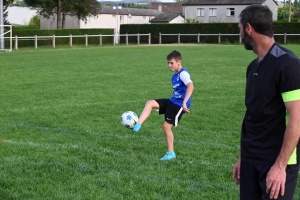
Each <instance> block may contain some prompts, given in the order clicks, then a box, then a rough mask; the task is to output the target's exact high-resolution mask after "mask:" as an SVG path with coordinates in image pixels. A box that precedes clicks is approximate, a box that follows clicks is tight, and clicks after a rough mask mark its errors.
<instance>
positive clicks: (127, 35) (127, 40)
mask: <svg viewBox="0 0 300 200" xmlns="http://www.w3.org/2000/svg"><path fill="white" fill-rule="evenodd" d="M125 37H126V45H127V46H128V33H126V36H125Z"/></svg>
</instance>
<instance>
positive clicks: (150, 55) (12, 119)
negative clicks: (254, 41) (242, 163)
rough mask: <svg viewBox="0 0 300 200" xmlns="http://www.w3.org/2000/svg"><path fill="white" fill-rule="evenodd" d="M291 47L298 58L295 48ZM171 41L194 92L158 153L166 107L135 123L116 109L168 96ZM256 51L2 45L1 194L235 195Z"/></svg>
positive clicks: (86, 197) (72, 198)
mask: <svg viewBox="0 0 300 200" xmlns="http://www.w3.org/2000/svg"><path fill="white" fill-rule="evenodd" d="M286 47H288V48H290V49H291V50H293V51H294V52H295V53H296V54H297V55H298V56H299V57H300V46H296V45H289V46H286ZM175 49H176V50H178V51H180V52H181V53H182V56H183V66H184V67H186V68H187V69H188V71H189V72H190V74H191V76H192V79H193V82H194V86H195V90H194V94H193V102H192V107H191V114H190V115H184V116H183V117H182V120H181V121H180V124H179V126H178V127H176V128H173V131H174V135H175V143H174V144H175V151H176V154H177V159H176V160H172V161H160V160H159V159H160V158H161V157H162V156H163V155H164V154H165V152H166V143H165V137H164V134H163V131H162V123H163V116H159V115H158V114H157V112H156V111H153V113H152V115H151V116H150V118H148V120H147V121H146V122H145V123H144V124H143V127H142V129H141V131H140V132H139V133H133V132H132V131H130V130H129V129H126V128H124V127H122V126H121V124H120V122H119V118H120V116H121V114H122V113H123V112H124V111H127V110H132V111H134V112H136V113H137V114H138V115H139V114H140V113H141V111H142V109H143V107H144V104H145V102H146V101H147V100H149V99H154V98H162V97H166V98H167V97H170V96H171V94H172V87H171V82H170V79H171V76H172V72H171V71H170V70H169V68H168V65H167V62H166V56H167V54H168V53H169V52H171V51H172V50H175ZM254 58H255V54H254V53H253V52H251V51H246V50H244V47H243V46H242V45H190V46H188V45H180V46H176V45H169V46H158V45H153V46H128V47H125V46H116V47H108V46H107V47H88V48H80V47H76V48H67V47H66V48H65V49H63V48H58V49H50V48H44V49H38V50H34V49H21V50H19V51H13V52H11V53H7V52H0V80H1V81H0V91H1V98H0V199H4V200H10V199H15V200H19V199H22V200H23V199H30V200H41V199H43V200H44V199H47V200H54V199H55V200H56V199H57V200H61V199H68V200H96V199H101V200H102V199H109V200H110V199H164V200H165V199H170V200H171V199H172V200H173V199H187V200H191V199H195V200H219V199H222V200H225V199H228V200H237V199H239V187H238V186H237V185H235V183H234V182H233V180H232V168H233V165H234V164H235V162H236V159H237V156H238V153H239V138H240V129H241V122H242V118H243V115H244V112H245V106H244V102H243V100H244V88H245V71H246V67H247V65H248V64H249V62H250V61H251V60H252V59H254ZM299 188H300V181H298V187H297V191H296V195H295V199H300V189H299Z"/></svg>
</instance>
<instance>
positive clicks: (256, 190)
mask: <svg viewBox="0 0 300 200" xmlns="http://www.w3.org/2000/svg"><path fill="white" fill-rule="evenodd" d="M239 29H240V36H241V37H242V41H243V43H244V47H245V49H247V50H252V51H253V52H254V53H255V54H256V55H257V58H256V59H254V60H253V61H252V62H251V63H250V64H249V66H248V68H247V74H246V79H247V82H246V97H245V104H246V108H247V110H246V113H245V117H244V120H243V124H242V130H241V150H240V156H239V158H238V161H237V162H236V164H235V166H234V169H233V179H234V181H235V182H236V183H237V184H240V199H242V200H265V199H280V200H293V197H294V193H295V189H296V185H297V178H298V172H299V162H300V143H299V137H300V60H299V58H297V57H296V56H295V55H294V53H293V52H291V51H290V50H288V49H286V48H284V47H282V46H280V45H279V44H277V43H276V42H275V40H274V37H273V20H272V12H271V11H270V9H269V8H268V7H266V6H261V5H253V6H249V7H247V8H245V9H244V10H243V11H242V12H241V14H240V22H239ZM298 189H299V188H298Z"/></svg>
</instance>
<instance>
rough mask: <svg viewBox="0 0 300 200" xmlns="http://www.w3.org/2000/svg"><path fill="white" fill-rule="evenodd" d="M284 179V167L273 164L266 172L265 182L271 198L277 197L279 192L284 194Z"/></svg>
mask: <svg viewBox="0 0 300 200" xmlns="http://www.w3.org/2000/svg"><path fill="white" fill-rule="evenodd" d="M285 181H286V172H285V168H280V167H279V166H277V165H276V164H275V165H273V166H272V167H271V169H270V171H269V172H268V174H267V179H266V184H267V191H266V192H267V193H268V194H269V195H270V198H271V199H273V198H274V199H277V197H278V195H279V192H280V195H281V196H283V195H284V190H285Z"/></svg>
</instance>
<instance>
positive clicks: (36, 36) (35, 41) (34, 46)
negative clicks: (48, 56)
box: [34, 35, 37, 49]
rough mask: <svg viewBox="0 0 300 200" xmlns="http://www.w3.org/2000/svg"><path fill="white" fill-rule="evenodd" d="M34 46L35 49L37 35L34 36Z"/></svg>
mask: <svg viewBox="0 0 300 200" xmlns="http://www.w3.org/2000/svg"><path fill="white" fill-rule="evenodd" d="M34 48H35V49H37V35H35V36H34Z"/></svg>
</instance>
